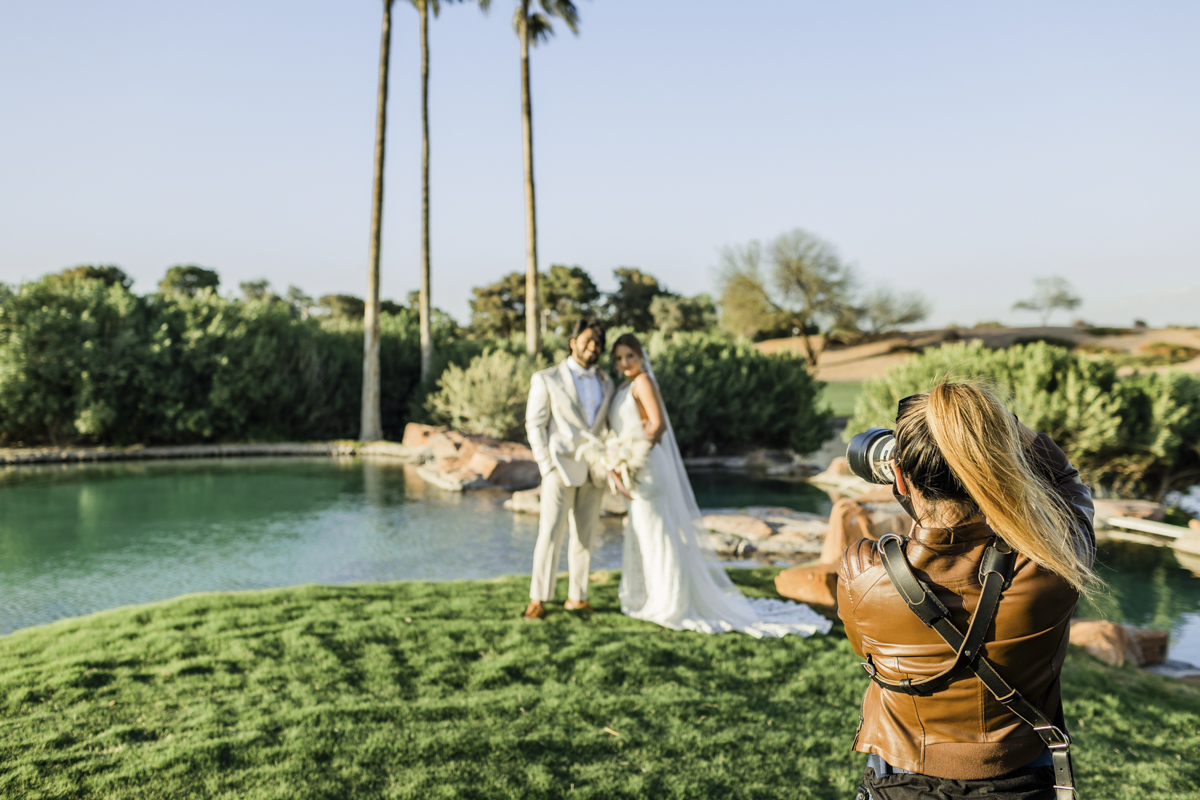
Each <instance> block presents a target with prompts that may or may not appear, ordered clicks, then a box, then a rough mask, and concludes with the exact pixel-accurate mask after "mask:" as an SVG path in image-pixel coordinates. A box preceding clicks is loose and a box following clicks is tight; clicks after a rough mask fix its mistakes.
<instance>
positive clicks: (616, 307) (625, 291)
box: [608, 267, 673, 333]
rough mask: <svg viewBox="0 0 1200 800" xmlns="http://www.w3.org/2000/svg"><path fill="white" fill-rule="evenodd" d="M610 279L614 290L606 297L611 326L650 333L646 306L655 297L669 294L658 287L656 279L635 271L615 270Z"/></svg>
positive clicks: (648, 313)
mask: <svg viewBox="0 0 1200 800" xmlns="http://www.w3.org/2000/svg"><path fill="white" fill-rule="evenodd" d="M613 276H614V277H615V278H616V279H617V290H616V291H615V292H613V293H612V294H610V295H609V296H608V308H609V316H610V321H611V323H612V324H613V325H627V326H629V327H631V328H633V329H634V330H635V331H638V332H639V333H645V332H646V331H649V330H651V329H652V328H653V327H654V315H653V314H652V313H651V312H650V305H651V304H652V303H653V302H654V298H656V297H658V296H659V295H664V294H665V295H671V294H672V293H671V292H668V291H667V290H666V289H664V288H663V287H662V286H660V285H659V283H658V278H655V277H654V276H653V275H650V274H648V273H645V272H642V271H641V270H640V269H638V268H637V267H617V268H616V269H614V270H613ZM672 296H673V295H672Z"/></svg>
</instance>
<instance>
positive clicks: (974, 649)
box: [863, 533, 1077, 800]
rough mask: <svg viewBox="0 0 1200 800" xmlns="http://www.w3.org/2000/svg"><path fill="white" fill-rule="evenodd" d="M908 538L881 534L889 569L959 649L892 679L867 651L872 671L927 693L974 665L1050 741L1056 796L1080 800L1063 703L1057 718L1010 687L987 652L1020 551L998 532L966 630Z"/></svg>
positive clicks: (885, 683) (906, 689)
mask: <svg viewBox="0 0 1200 800" xmlns="http://www.w3.org/2000/svg"><path fill="white" fill-rule="evenodd" d="M904 542H905V539H903V538H901V537H900V536H898V535H896V534H894V533H889V534H886V535H885V536H883V537H882V538H880V540H879V552H880V554H881V555H882V557H883V566H884V569H886V570H887V574H888V577H889V578H890V579H891V581H892V585H893V586H895V587H896V591H898V592H899V593H900V596H901V597H902V598H904V601H905V602H906V603H908V607H909V609H910V610H911V611H912V612H913V613H914V614H916V615H917V618H918V619H920V620H921V622H923V623H924V624H925V626H926V627H928V628H932V629H933V630H934V631H935V632H936V633H937V634H938V635H939V636H941V637H942V639H944V640H945V641H946V644H948V645H950V647H951V648H952V649H953V650H954V652H955V657H954V663H953V664H951V665H950V666H949V667H947V668H946V669H944V670H942V671H941V672H939V673H938V674H937V675H932V676H930V677H928V678H921V679H918V680H911V679H905V680H901V681H890V680H888V679H886V678H883V677H881V676H880V675H879V674H878V673H877V672H876V670H875V665H874V663H873V662H872V661H871V657H870V656H867V661H866V662H865V663H864V664H863V667H864V668H865V669H866V670H867V674H868V675H870V676H871V680H873V681H875V683H877V684H879V685H880V686H881V687H883V688H884V689H886V690H888V691H889V692H899V693H901V694H909V695H918V696H921V697H927V696H929V695H932V694H934V693H935V692H939V691H941V690H942V689H944V688H946V686H948V685H949V684H950V682H951V681H952V680H954V679H955V677H957V676H958V674H959V673H960V672H962V671H963V670H964V669H970V670H971V671H972V672H974V673H975V676H976V677H977V678H979V680H980V681H982V682H983V685H984V686H986V687H987V689H988V691H989V692H991V693H992V694H993V695H994V696H995V698H996V700H998V701H999V702H1000V703H1001V704H1003V705H1004V707H1005V708H1007V709H1008V710H1009V711H1011V712H1012V713H1014V714H1016V715H1017V716H1018V717H1020V718H1021V719H1022V720H1024V721H1025V722H1026V723H1028V724H1029V725H1030V726H1031V727H1032V728H1033V729H1034V731H1036V732H1037V734H1038V736H1040V737H1041V739H1042V741H1043V742H1045V743H1046V747H1047V748H1048V749H1049V750H1050V755H1051V760H1052V762H1053V764H1054V791H1055V800H1074V799H1075V798H1076V796H1077V795H1076V792H1075V776H1074V774H1073V773H1072V770H1071V737H1070V736H1068V735H1067V732H1066V724H1065V722H1064V720H1063V713H1062V706H1061V705H1060V706H1059V710H1058V715H1057V719H1056V721H1055V722H1051V721H1050V719H1049V718H1048V717H1047V716H1046V715H1045V714H1043V713H1042V711H1041V709H1039V708H1037V707H1036V706H1034V705H1033V704H1032V703H1030V702H1029V701H1028V700H1026V699H1025V698H1024V697H1022V696H1021V693H1020V692H1018V691H1017V690H1016V689H1014V688H1013V687H1012V686H1009V685H1008V682H1007V681H1005V680H1004V678H1002V677H1000V673H999V672H997V671H996V665H995V664H993V663H992V662H991V661H990V660H988V658H987V657H986V656H984V655H983V653H982V648H983V640H984V637H985V636H986V635H987V630H988V628H990V627H991V625H992V621H993V620H994V619H995V618H996V609H997V607H998V606H999V603H1000V595H1001V594H1002V593H1003V592H1004V590H1005V589H1007V588H1008V587H1009V586H1010V585H1011V584H1012V575H1013V568H1014V564H1015V561H1016V553H1015V551H1013V549H1012V548H1011V547H1009V545H1008V543H1007V542H1005V541H1004V540H1003V539H1001V538H1000V537H998V536H997V537H996V538H995V539H993V540H992V542H991V543H990V544H988V546H987V548H986V549H985V550H984V551H983V558H982V559H981V560H980V562H979V582H980V584H982V586H983V589H982V591H981V592H980V594H979V605H978V606H977V607H976V608H975V613H974V614H972V615H971V619H970V621H969V622H968V623H967V632H966V634H965V635H964V634H963V633H962V632H961V631H960V630H959V629H958V628H957V627H956V626H955V625H954V623H953V622H951V621H950V611H949V610H948V609H947V608H946V606H945V605H944V604H943V603H942V601H940V600H938V599H937V596H936V595H934V593H933V592H932V591H931V590H930V588H929V585H928V584H926V583H925V582H924V581H923V580H921V579H920V578H918V577H917V576H916V575H914V574H913V571H912V567H911V566H910V565H909V563H908V559H907V558H905V556H904ZM1056 723H1057V724H1056Z"/></svg>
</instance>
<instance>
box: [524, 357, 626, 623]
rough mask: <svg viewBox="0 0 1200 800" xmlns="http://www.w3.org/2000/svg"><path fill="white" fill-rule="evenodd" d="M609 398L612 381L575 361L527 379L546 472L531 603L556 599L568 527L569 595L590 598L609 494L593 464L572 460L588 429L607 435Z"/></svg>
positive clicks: (529, 428)
mask: <svg viewBox="0 0 1200 800" xmlns="http://www.w3.org/2000/svg"><path fill="white" fill-rule="evenodd" d="M589 381H594V382H595V383H588V382H589ZM581 389H582V391H581ZM581 396H582V397H581ZM612 396H613V384H612V380H611V379H610V378H609V377H608V376H607V375H605V374H604V373H603V372H601V371H600V370H599V369H598V368H597V367H592V368H591V369H586V368H584V367H582V366H581V365H580V364H579V362H577V361H575V360H574V359H573V358H571V357H568V358H567V360H566V361H564V362H562V363H561V364H559V365H557V366H554V367H551V368H549V369H544V370H542V371H541V372H537V373H534V376H533V379H532V381H531V382H530V387H529V404H528V406H527V407H526V409H525V430H526V433H527V434H528V435H529V446H530V448H531V449H532V450H533V457H534V458H535V459H537V463H538V469H539V470H540V471H541V473H542V500H541V503H542V510H541V521H540V524H539V526H538V538H537V544H536V545H535V546H534V550H533V580H532V581H531V583H530V587H529V597H530V599H531V600H539V601H543V602H544V601H547V600H551V599H553V598H554V573H555V571H556V569H557V567H558V558H559V554H560V553H561V552H562V542H563V534H565V533H566V532H567V531H568V529H569V530H570V532H571V537H570V544H569V546H568V548H567V567H568V574H569V576H570V581H569V589H568V593H567V597H568V598H569V599H571V600H586V599H587V586H588V569H589V567H590V565H591V560H592V541H593V539H595V535H596V529H597V528H599V527H600V507H601V504H602V502H603V500H604V492H605V491H607V490H606V488H605V487H604V486H603V485H602V484H597V483H596V482H595V481H594V480H593V478H592V476H591V471H590V470H589V469H588V465H587V464H585V463H584V462H582V461H579V460H577V459H576V458H575V451H576V450H577V449H578V448H579V446H580V445H582V444H583V443H584V436H583V434H584V432H585V431H586V432H589V433H591V434H592V435H594V436H600V437H601V438H603V436H602V435H603V433H604V431H605V430H607V428H608V406H609V403H610V402H611V401H612ZM597 399H598V400H599V402H598V403H597V402H596V401H597Z"/></svg>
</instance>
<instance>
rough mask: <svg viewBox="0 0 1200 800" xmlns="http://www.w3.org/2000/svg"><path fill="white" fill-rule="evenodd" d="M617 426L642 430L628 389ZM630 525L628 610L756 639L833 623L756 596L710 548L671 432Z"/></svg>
mask: <svg viewBox="0 0 1200 800" xmlns="http://www.w3.org/2000/svg"><path fill="white" fill-rule="evenodd" d="M609 424H610V426H611V428H612V429H613V431H614V432H616V433H617V435H618V436H620V435H622V433H623V432H624V433H626V434H628V433H629V432H630V431H631V430H633V428H632V426H637V430H640V429H641V425H642V420H641V415H640V414H639V413H638V409H637V401H636V400H635V399H634V397H633V393H632V392H631V391H630V390H629V387H628V386H626V387H624V388H622V389H621V390H620V391H619V392H618V393H617V396H616V397H615V398H614V399H613V403H612V406H610V410H609ZM630 490H631V491H630V493H631V494H632V499H631V500H630V503H629V515H628V517H627V518H626V522H625V545H624V552H623V554H622V559H621V587H620V599H621V610H622V611H623V612H625V613H626V614H628V615H629V616H631V617H635V618H637V619H644V620H647V621H649V622H655V623H657V624H659V625H662V626H663V627H666V628H673V629H676V630H693V631H701V632H703V633H727V632H732V631H739V632H741V633H746V634H749V635H751V636H755V637H763V636H785V635H787V634H789V633H791V634H797V635H800V636H809V635H811V634H813V633H828V632H829V629H830V627H831V625H832V623H831V622H830V621H829V620H828V619H826V618H824V617H822V616H821V615H820V614H818V613H816V612H815V611H813V610H812V609H811V608H809V607H808V606H806V605H803V604H801V603H794V602H792V601H790V600H777V599H773V598H748V597H746V596H745V595H743V594H742V593H741V591H739V590H738V588H737V587H736V586H734V585H733V582H732V581H731V580H730V579H729V576H728V575H727V574H726V573H725V568H724V567H723V566H722V565H721V563H720V561H719V560H718V559H717V557H716V555H715V553H713V551H712V548H711V547H710V546H709V545H708V531H707V530H706V529H705V528H704V526H703V524H702V522H701V519H702V517H701V514H700V509H699V507H698V506H697V504H696V499H695V495H694V494H693V493H692V487H691V484H690V482H689V481H688V479H687V473H686V472H685V471H684V469H683V460H682V458H681V457H680V456H679V450H678V447H677V446H676V445H675V441H674V434H673V432H672V431H671V430H670V428H668V431H667V433H666V435H665V436H664V438H663V441H662V442H660V443H659V444H657V445H655V446H654V447H653V448H651V450H650V455H649V457H648V459H647V461H646V464H645V465H644V466H643V467H642V468H641V469H640V470H639V471H638V473H637V475H636V482H635V484H634V486H632V487H630Z"/></svg>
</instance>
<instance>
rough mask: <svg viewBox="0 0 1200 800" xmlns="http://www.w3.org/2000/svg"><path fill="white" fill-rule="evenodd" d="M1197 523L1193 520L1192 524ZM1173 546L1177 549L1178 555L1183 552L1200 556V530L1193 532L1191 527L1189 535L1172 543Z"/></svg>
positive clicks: (1186, 534)
mask: <svg viewBox="0 0 1200 800" xmlns="http://www.w3.org/2000/svg"><path fill="white" fill-rule="evenodd" d="M1195 521H1196V520H1192V522H1195ZM1171 546H1172V547H1174V548H1175V552H1176V553H1180V552H1183V553H1191V554H1192V555H1200V530H1192V529H1191V528H1190V527H1189V528H1188V532H1187V533H1185V534H1184V535H1183V536H1180V537H1179V538H1178V539H1176V540H1175V541H1173V542H1171Z"/></svg>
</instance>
